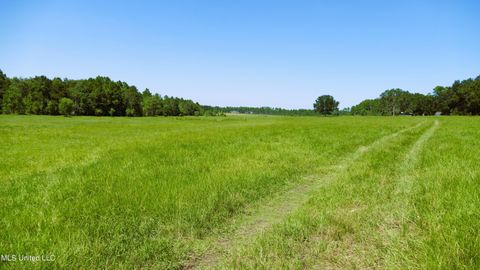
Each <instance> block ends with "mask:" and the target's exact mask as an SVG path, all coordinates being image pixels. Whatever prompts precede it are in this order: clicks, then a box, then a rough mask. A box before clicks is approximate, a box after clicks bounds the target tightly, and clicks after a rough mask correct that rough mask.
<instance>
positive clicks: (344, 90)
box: [0, 1, 480, 109]
mask: <svg viewBox="0 0 480 270" xmlns="http://www.w3.org/2000/svg"><path fill="white" fill-rule="evenodd" d="M0 6H1V7H2V10H3V13H4V16H2V17H0V23H1V24H2V25H4V26H5V27H3V28H2V29H0V35H1V36H2V37H3V39H4V40H5V41H6V42H2V43H0V64H1V66H0V69H2V71H3V72H4V73H6V74H7V75H8V76H9V77H33V76H40V75H45V76H47V77H49V78H53V77H60V78H69V79H87V78H89V77H96V76H107V77H109V78H111V79H112V80H114V81H124V82H127V83H128V84H130V85H135V86H137V88H138V90H139V91H143V90H144V89H145V88H149V89H150V91H152V93H159V94H161V95H168V96H177V97H182V98H186V99H191V100H193V101H195V102H199V103H200V104H202V105H210V106H222V107H225V106H232V107H238V106H245V107H261V106H268V107H280V108H286V109H311V108H312V104H313V102H314V101H315V99H316V98H317V97H318V96H320V95H324V94H328V95H332V96H334V97H335V99H337V100H338V101H339V102H340V108H345V107H351V106H353V105H356V104H358V103H359V102H361V101H362V100H365V99H371V98H376V97H378V95H379V94H380V93H381V92H383V91H384V90H387V89H391V88H401V89H403V90H407V91H410V92H418V93H423V94H426V93H430V92H431V91H432V89H433V88H434V87H435V86H437V85H443V86H448V85H451V84H452V83H453V81H455V80H462V79H467V78H474V77H476V76H478V74H479V72H478V71H479V65H478V63H479V62H480V52H479V51H478V47H480V30H479V29H480V28H479V26H480V18H478V16H476V14H475V13H476V10H478V8H479V7H480V4H479V3H476V2H475V1H458V2H454V3H451V2H449V1H441V2H438V1H422V2H420V3H419V2H413V1H412V2H409V3H395V4H391V3H390V4H386V3H381V2H379V1H368V2H367V3H361V4H360V3H355V2H353V1H342V2H341V3H339V2H335V3H334V2H331V1H324V2H322V3H312V2H308V1H301V2H293V1H292V2H287V1H281V2H273V1H264V2H262V3H256V2H253V1H246V2H242V3H230V4H225V3H222V2H216V1H206V2H202V3H198V2H194V1H182V2H175V3H173V2H168V3H167V2H162V3H153V2H148V1H147V2H143V4H142V6H140V5H138V4H135V3H122V4H121V5H116V4H115V2H113V1H106V2H103V3H95V2H93V1H87V2H83V3H80V2H69V3H62V2H56V1H43V2H41V3H40V2H34V1H18V2H14V3H7V2H6V1H0Z"/></svg>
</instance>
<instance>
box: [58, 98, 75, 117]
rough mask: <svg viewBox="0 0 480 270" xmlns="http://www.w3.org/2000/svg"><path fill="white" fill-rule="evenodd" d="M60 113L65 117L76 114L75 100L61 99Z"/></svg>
mask: <svg viewBox="0 0 480 270" xmlns="http://www.w3.org/2000/svg"><path fill="white" fill-rule="evenodd" d="M58 111H59V113H60V114H62V115H64V116H70V115H72V114H73V113H74V104H73V100H71V99H69V98H61V99H60V103H59V104H58Z"/></svg>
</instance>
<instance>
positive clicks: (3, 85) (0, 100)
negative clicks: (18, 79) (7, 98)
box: [0, 69, 8, 112]
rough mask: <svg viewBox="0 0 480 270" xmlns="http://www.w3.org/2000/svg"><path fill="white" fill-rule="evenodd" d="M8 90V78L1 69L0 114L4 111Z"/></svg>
mask: <svg viewBox="0 0 480 270" xmlns="http://www.w3.org/2000/svg"><path fill="white" fill-rule="evenodd" d="M7 88H8V78H7V75H5V73H3V72H2V70H1V69H0V112H1V111H2V104H3V95H4V94H5V91H7Z"/></svg>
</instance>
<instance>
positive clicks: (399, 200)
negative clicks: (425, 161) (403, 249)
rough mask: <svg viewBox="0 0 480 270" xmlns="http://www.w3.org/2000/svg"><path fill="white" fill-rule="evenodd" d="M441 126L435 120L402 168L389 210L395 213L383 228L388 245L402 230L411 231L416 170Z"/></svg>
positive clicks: (409, 154)
mask: <svg viewBox="0 0 480 270" xmlns="http://www.w3.org/2000/svg"><path fill="white" fill-rule="evenodd" d="M439 124H440V123H439V121H438V120H435V122H434V124H433V125H432V127H430V128H429V129H428V130H427V131H425V132H424V133H423V134H422V136H420V138H418V140H417V141H416V142H415V143H414V144H413V146H412V148H411V149H410V151H409V152H408V154H407V156H406V158H405V160H404V161H403V164H402V166H401V168H400V177H399V179H398V183H397V185H396V187H395V190H394V192H393V198H392V205H391V206H390V207H389V209H393V210H394V211H392V212H391V213H390V215H388V216H387V217H386V219H385V224H384V225H383V227H381V231H382V232H383V234H384V237H385V240H386V245H391V244H392V243H393V242H394V241H395V240H396V239H398V238H399V237H400V236H401V232H402V230H410V226H408V223H409V221H408V211H409V210H410V205H409V204H410V199H409V197H410V194H411V191H412V187H413V184H414V180H415V177H416V174H415V172H414V169H415V166H416V165H417V163H418V158H419V155H420V153H421V150H422V147H423V145H424V144H425V143H426V142H427V141H428V140H429V139H430V138H431V137H432V136H433V134H434V133H435V131H436V130H437V128H438V127H439Z"/></svg>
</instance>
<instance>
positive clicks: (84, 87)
mask: <svg viewBox="0 0 480 270" xmlns="http://www.w3.org/2000/svg"><path fill="white" fill-rule="evenodd" d="M62 98H69V99H71V100H72V101H73V103H74V105H73V110H74V111H75V115H96V116H106V115H110V116H143V115H145V116H154V115H165V116H187V115H201V114H202V112H203V110H202V108H201V106H200V105H199V104H198V103H195V102H193V101H191V100H186V99H181V98H176V97H165V98H162V96H160V95H159V94H155V95H152V93H151V92H150V90H148V89H146V90H145V91H144V92H143V93H140V92H139V91H138V90H137V88H136V87H135V86H130V85H128V84H127V83H125V82H121V81H118V82H114V81H112V80H111V79H110V78H108V77H101V76H98V77H96V78H90V79H86V80H68V79H65V80H62V79H60V78H54V79H53V80H50V79H48V78H47V77H45V76H37V77H34V78H27V79H20V78H13V79H9V78H8V77H7V76H6V75H5V74H4V73H3V72H2V71H1V70H0V108H1V111H2V112H3V113H6V114H50V115H57V114H59V113H60V112H59V108H58V106H59V103H60V100H61V99H62Z"/></svg>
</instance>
